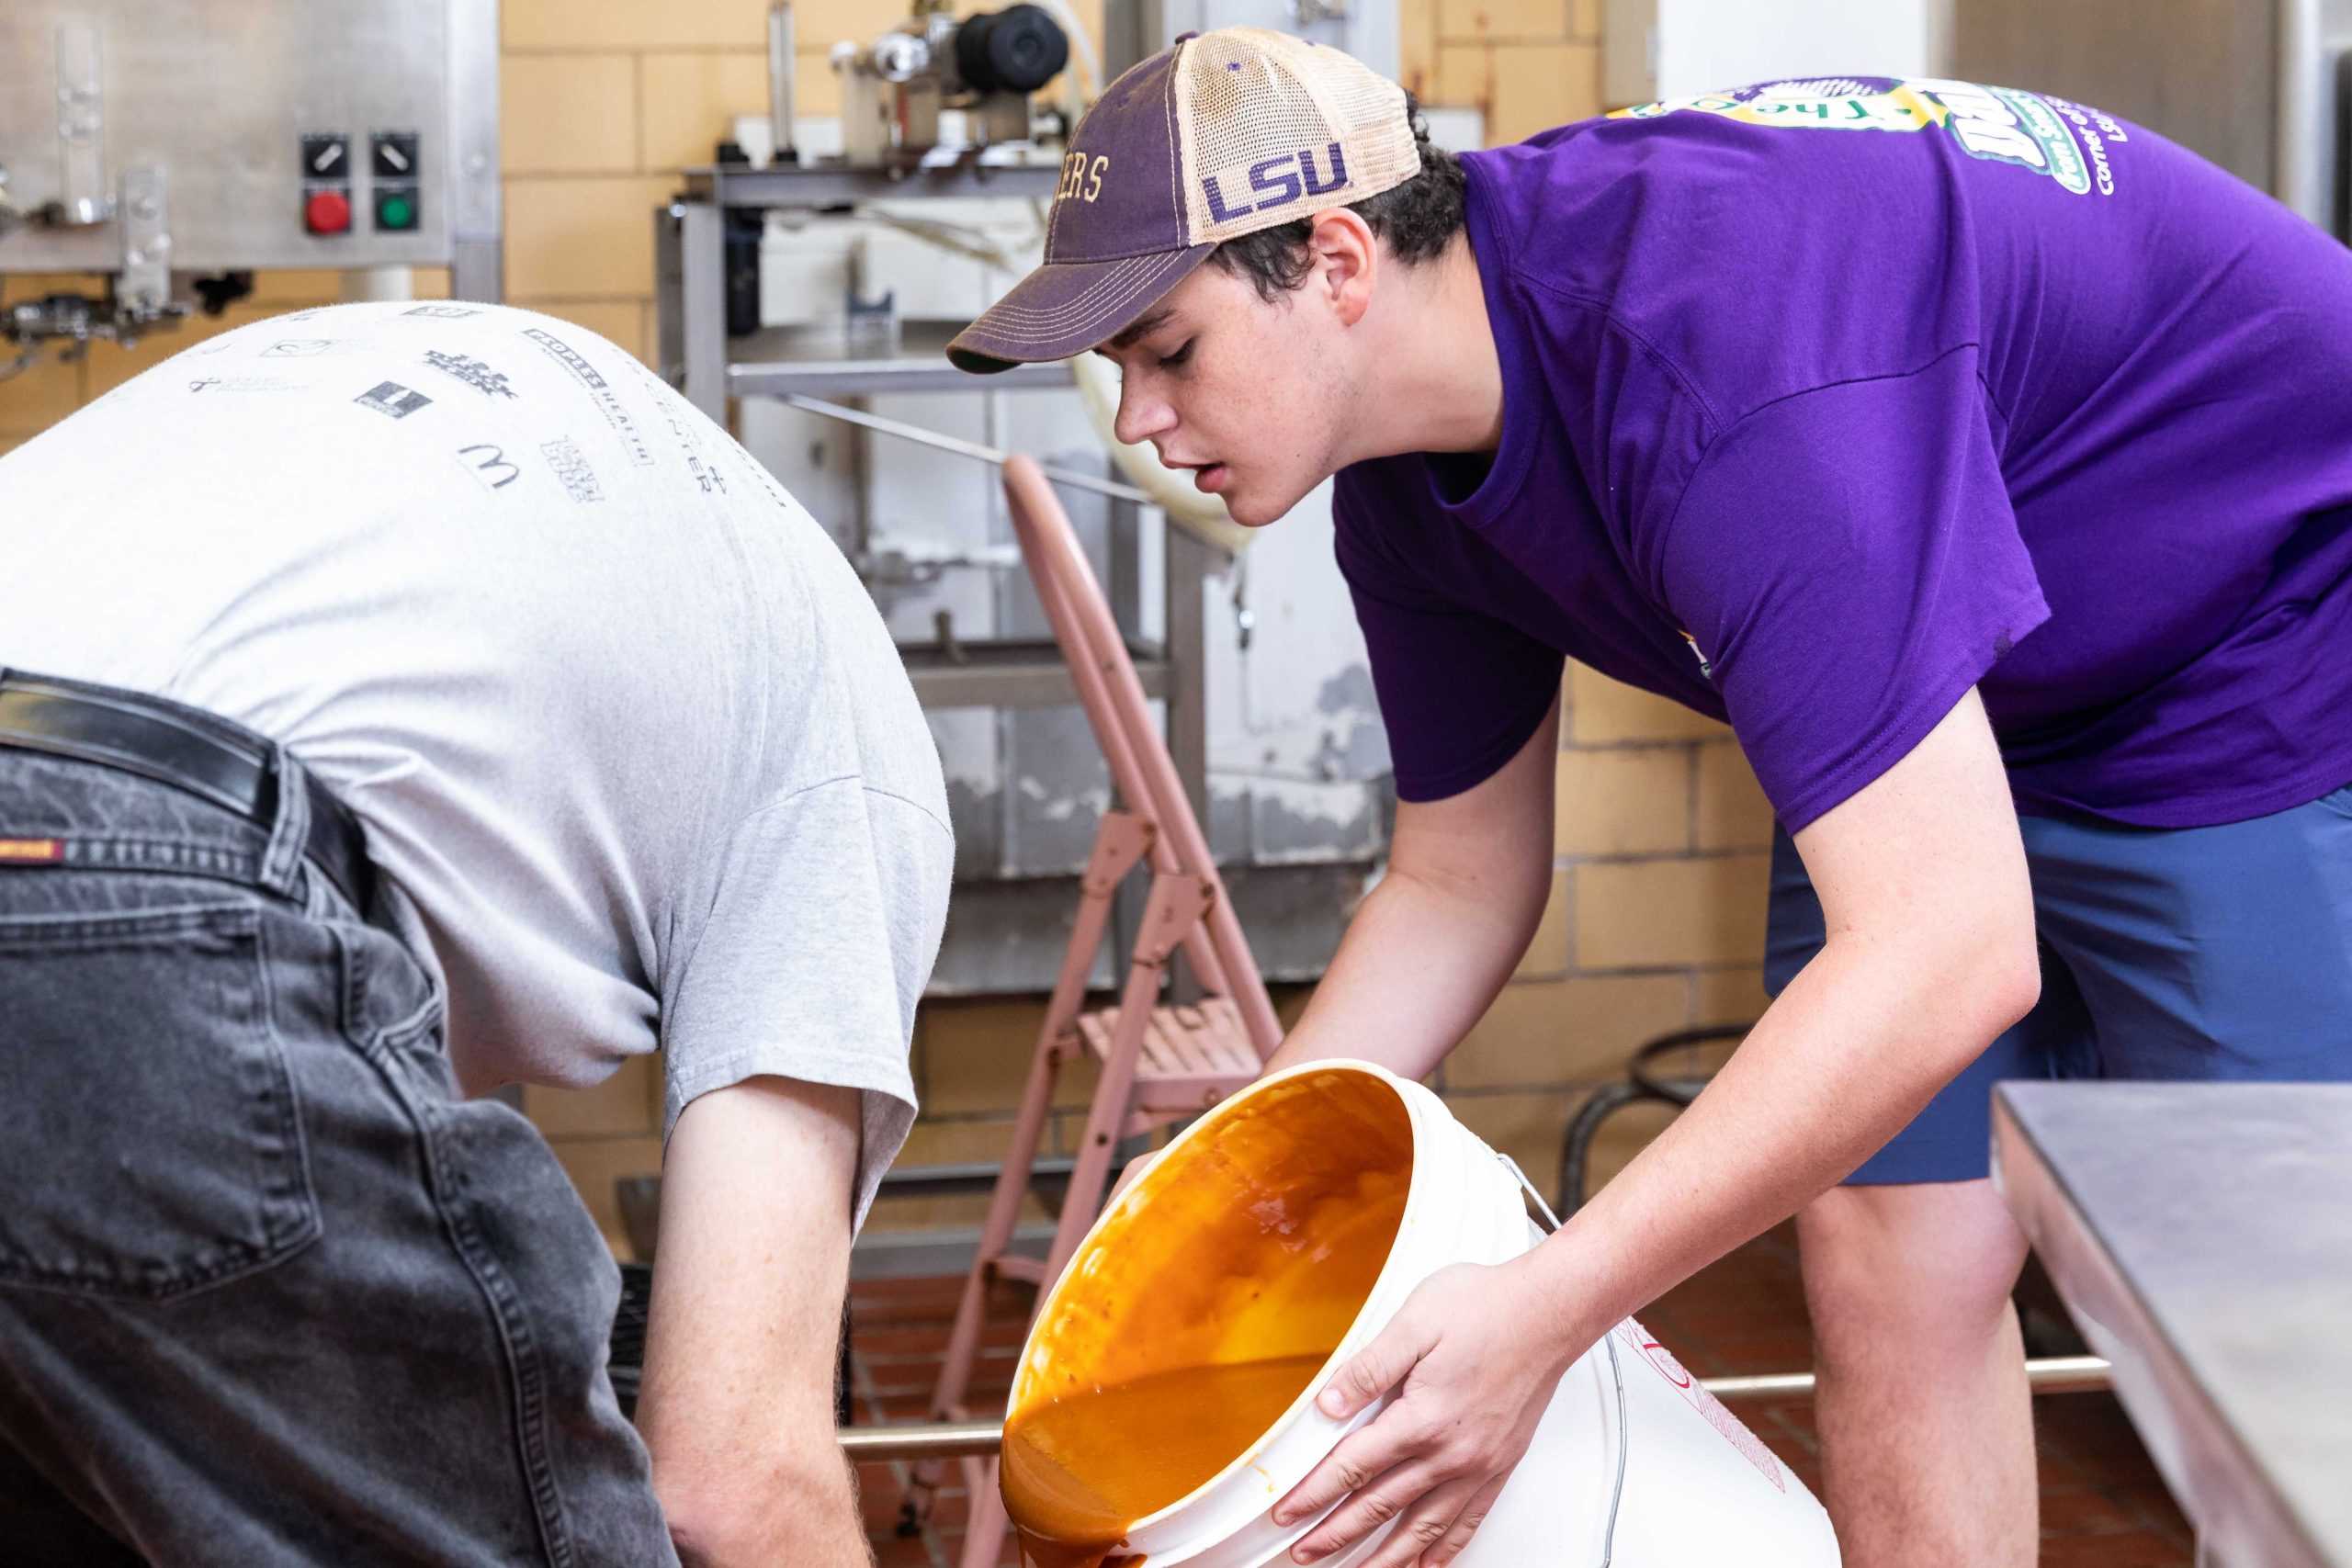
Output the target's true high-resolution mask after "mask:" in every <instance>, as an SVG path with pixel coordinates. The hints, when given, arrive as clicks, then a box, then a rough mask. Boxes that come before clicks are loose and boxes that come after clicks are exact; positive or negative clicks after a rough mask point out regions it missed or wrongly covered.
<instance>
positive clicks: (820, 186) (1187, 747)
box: [653, 160, 1223, 822]
mask: <svg viewBox="0 0 2352 1568" xmlns="http://www.w3.org/2000/svg"><path fill="white" fill-rule="evenodd" d="M1059 175H1060V170H1059V166H1058V165H1057V164H1035V165H1031V164H976V163H973V162H970V161H968V160H967V161H965V162H961V163H958V164H952V165H949V164H941V165H924V166H921V167H918V168H916V169H913V170H909V171H903V172H897V173H890V172H885V171H880V170H856V169H849V168H844V167H840V166H828V165H825V164H816V165H806V166H780V167H771V168H764V169H754V168H751V167H748V166H734V165H727V166H720V167H714V168H702V169H689V170H687V171H686V172H685V175H684V188H683V190H682V191H681V193H680V194H679V196H678V197H676V198H675V199H673V200H672V201H671V202H669V203H668V204H667V205H665V206H662V207H660V208H657V209H654V212H653V248H654V308H655V321H656V329H657V330H656V355H657V358H658V360H659V364H660V368H661V373H662V376H663V377H664V378H667V379H668V380H669V381H670V383H671V384H672V385H673V386H674V387H676V388H677V389H678V390H679V391H680V392H682V393H683V394H684V396H685V398H686V400H687V401H689V402H691V403H693V404H694V405H695V407H696V408H698V409H700V410H701V411H702V412H704V413H705V414H707V415H708V416H709V417H710V418H711V419H712V420H713V421H714V422H715V423H718V424H719V425H720V426H722V427H724V426H726V425H727V423H728V402H729V399H732V398H744V397H769V398H777V399H781V400H786V401H790V402H792V403H794V404H795V406H797V407H801V408H805V409H809V411H810V412H818V413H827V412H830V411H828V410H826V409H825V408H823V407H822V406H821V403H820V401H819V400H825V399H831V398H842V397H856V396H862V395H866V394H871V393H876V392H886V391H887V392H936V391H948V390H968V391H975V392H981V391H999V390H1018V389H1032V388H1042V387H1063V386H1068V385H1069V384H1070V375H1069V369H1068V367H1064V366H1059V365H1039V366H1027V367H1022V368H1020V369H1017V370H1012V371H1008V372H1006V373H1005V374H1004V375H1002V376H995V377H989V378H985V379H983V378H978V377H973V376H967V375H966V374H965V373H964V372H962V371H960V370H957V369H956V367H954V366H952V365H950V364H948V363H947V362H946V360H945V359H944V358H927V357H926V358H906V359H857V360H835V361H824V360H774V361H751V362H742V363H735V362H730V360H729V356H728V346H727V306H726V276H725V245H724V237H725V231H726V214H727V212H728V210H729V209H767V208H776V207H787V208H800V209H841V208H844V207H847V206H850V205H853V204H854V203H855V202H857V201H861V200H878V199H901V198H906V197H923V196H958V197H974V196H1015V197H1049V196H1051V195H1052V194H1053V190H1054V186H1055V184H1056V182H1057V179H1058V178H1059ZM835 417H840V416H839V415H835ZM857 423H865V421H863V420H861V421H858V422H857ZM877 428H878V426H877ZM890 434H907V433H906V432H903V431H893V432H890ZM913 438H915V439H920V438H921V437H920V435H917V436H914V437H913ZM929 444H931V445H938V446H944V447H945V448H946V449H948V450H951V451H960V452H961V453H962V454H963V455H964V456H967V457H974V458H977V459H978V460H980V461H985V462H994V463H998V464H1001V463H1002V461H1003V456H1004V455H1003V454H1001V453H996V452H991V451H989V449H987V448H982V447H975V446H971V444H969V443H962V442H952V441H948V440H946V439H944V438H940V439H937V440H934V441H933V442H931V443H929ZM1049 477H1051V476H1049ZM1064 482H1069V481H1067V480H1065V481H1064ZM1087 488H1089V489H1092V490H1096V491H1108V492H1109V493H1111V494H1112V495H1113V498H1114V499H1113V502H1112V514H1111V549H1112V579H1113V581H1112V598H1113V602H1114V604H1122V603H1123V601H1129V600H1131V599H1132V598H1133V594H1132V592H1129V591H1125V590H1129V589H1131V587H1132V584H1133V582H1134V580H1135V575H1136V559H1137V556H1138V545H1139V541H1138V535H1139V532H1140V530H1141V527H1142V518H1141V514H1140V507H1139V505H1138V504H1137V500H1138V498H1139V497H1140V494H1141V492H1140V491H1132V490H1129V489H1128V488H1127V487H1125V486H1122V485H1115V484H1103V483H1102V482H1101V481H1095V482H1092V483H1090V484H1088V486H1087ZM1122 492H1124V493H1122ZM1166 534H1167V548H1166V560H1165V566H1164V570H1163V573H1162V577H1163V589H1164V592H1165V595H1166V617H1167V618H1166V640H1165V642H1164V643H1162V644H1160V645H1158V646H1152V645H1148V644H1144V643H1141V642H1137V643H1135V644H1132V645H1131V648H1132V651H1133V652H1134V654H1135V656H1136V672H1137V674H1139V675H1140V676H1141V677H1142V679H1143V682H1144V689H1145V691H1146V693H1147V694H1149V695H1151V696H1154V697H1158V698H1159V699H1161V700H1162V701H1164V702H1165V703H1166V705H1167V726H1168V749H1169V751H1170V754H1171V756H1172V757H1173V758H1174V760H1175V763H1176V772H1177V775H1178V777H1180V778H1181V779H1182V781H1183V784H1184V793H1185V795H1187V796H1188V797H1189V798H1190V799H1191V801H1192V805H1193V814H1194V815H1195V816H1196V817H1198V818H1200V819H1201V820H1202V821H1204V822H1205V821H1206V820H1208V809H1209V806H1208V712H1207V705H1206V702H1205V700H1204V698H1205V694H1204V690H1203V682H1204V662H1205V661H1204V637H1205V634H1206V608H1205V604H1204V587H1205V584H1206V582H1207V580H1208V578H1209V577H1210V575H1211V574H1212V573H1213V572H1215V571H1216V570H1217V569H1218V568H1219V566H1220V565H1221V564H1222V561H1223V557H1222V555H1221V553H1220V552H1219V551H1218V550H1217V549H1216V547H1213V546H1211V545H1208V544H1206V543H1204V542H1203V541H1202V540H1200V539H1197V538H1195V537H1194V536H1192V535H1191V534H1189V533H1187V532H1185V531H1184V530H1183V529H1182V528H1172V527H1171V528H1169V529H1168V530H1167V531H1166ZM900 652H901V654H902V655H903V656H904V657H905V659H906V660H907V667H908V672H909V674H910V677H911V678H912V679H913V682H914V686H915V694H916V697H917V699H918V700H919V701H921V702H922V704H923V705H924V706H926V707H934V708H951V707H1008V708H1011V707H1040V706H1051V705H1061V704H1069V703H1075V702H1076V701H1077V700H1078V694H1077V689H1076V687H1075V686H1074V685H1073V684H1072V682H1071V681H1070V679H1069V671H1067V670H1065V669H1063V668H1062V665H1061V661H1060V659H1059V657H1058V655H1056V654H1052V653H1051V649H1050V646H1049V645H1039V644H1036V643H1021V642H1006V641H998V640H986V641H974V642H970V643H965V644H961V645H959V646H958V647H957V648H956V649H952V650H951V649H942V648H940V647H939V646H938V645H935V644H934V645H915V646H911V647H909V646H902V647H901V649H900Z"/></svg>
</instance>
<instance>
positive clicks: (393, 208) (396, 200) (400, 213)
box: [376, 190, 416, 229]
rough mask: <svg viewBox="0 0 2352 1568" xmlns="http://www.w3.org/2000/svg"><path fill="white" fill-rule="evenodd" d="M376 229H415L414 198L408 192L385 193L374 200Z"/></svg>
mask: <svg viewBox="0 0 2352 1568" xmlns="http://www.w3.org/2000/svg"><path fill="white" fill-rule="evenodd" d="M376 227H377V228H379V229H413V228H415V227H416V197H415V196H414V195H413V193H411V192H408V191H401V190H396V191H387V192H385V193H384V194H383V195H381V196H379V197H377V198H376Z"/></svg>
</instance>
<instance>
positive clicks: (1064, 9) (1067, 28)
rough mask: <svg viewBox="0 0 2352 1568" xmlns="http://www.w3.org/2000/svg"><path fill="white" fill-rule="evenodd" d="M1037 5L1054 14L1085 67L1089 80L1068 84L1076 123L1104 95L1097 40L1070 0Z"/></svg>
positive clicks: (1042, 0)
mask: <svg viewBox="0 0 2352 1568" xmlns="http://www.w3.org/2000/svg"><path fill="white" fill-rule="evenodd" d="M1037 4H1038V5H1040V6H1044V7H1045V8H1046V10H1048V11H1051V12H1052V13H1053V14H1054V20H1056V21H1057V22H1059V23H1060V24H1061V25H1062V31H1063V32H1065V33H1067V34H1069V50H1070V53H1071V55H1072V56H1074V57H1075V58H1076V60H1077V62H1078V63H1079V64H1080V65H1081V66H1083V67H1084V68H1085V70H1084V75H1085V77H1086V80H1085V81H1084V82H1083V83H1080V82H1072V83H1071V84H1070V87H1069V122H1070V124H1072V125H1076V124H1077V123H1078V121H1079V118H1080V116H1081V115H1083V114H1084V113H1085V112H1086V106H1087V105H1089V104H1091V103H1092V102H1093V101H1094V100H1095V99H1096V98H1098V97H1100V96H1102V95H1103V64H1102V62H1100V61H1099V60H1097V59H1096V58H1095V56H1094V40H1093V39H1091V38H1090V37H1089V36H1088V35H1087V31H1086V26H1085V24H1084V23H1082V22H1080V20H1079V19H1078V14H1077V13H1076V12H1074V11H1072V10H1071V9H1070V8H1069V4H1068V0H1037Z"/></svg>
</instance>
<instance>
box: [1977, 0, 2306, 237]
mask: <svg viewBox="0 0 2352 1568" xmlns="http://www.w3.org/2000/svg"><path fill="white" fill-rule="evenodd" d="M1950 39H1951V42H1950V59H1951V64H1950V71H1949V73H1950V74H1951V75H1954V76H1959V77H1962V78H1964V79H1966V80H1969V81H1975V82H1999V83H2003V84H2006V85H2015V86H2019V87H2030V88H2034V89H2036V90H2038V91H2041V92H2049V93H2057V94H2060V95H2062V96H2065V97H2069V98H2074V99H2076V100H2078V101H2080V102H2083V103H2086V104H2095V105H2097V106H2098V107H2100V108H2102V109H2105V110H2107V111H2108V112H2109V114H2117V115H2121V116H2122V117H2123V118H2126V119H2130V120H2136V121H2137V122H2139V123H2140V124H2142V125H2144V126H2146V127H2148V129H2150V130H2154V131H2158V132H2160V133H2162V134H2163V135H2165V136H2168V137H2170V138H2171V139H2172V140H2174V141H2177V142H2180V143H2181V144H2182V145H2183V146H2186V147H2188V148H2189V149H2191V150H2192V151H2195V152H2201V153H2203V154H2204V155H2205V156H2206V157H2208V158H2210V159H2211V160H2212V161H2213V162H2214V163H2216V164H2220V165H2221V166H2222V167H2223V168H2225V169H2227V170H2229V171H2230V172H2231V173H2232V174H2233V175H2237V176H2238V177H2239V178H2241V179H2243V180H2245V181H2246V182H2247V183H2249V184H2251V185H2254V186H2259V187H2260V188H2262V189H2264V190H2267V191H2268V192H2269V193H2270V194H2271V195H2273V196H2275V197H2278V199H2279V200H2280V201H2283V202H2285V203H2286V204H2287V205H2288V206H2289V207H2291V208H2293V209H2295V210H2296V211H2298V212H2300V213H2301V214H2302V215H2303V216H2304V217H2306V218H2308V219H2310V220H2312V222H2314V223H2317V224H2319V225H2320V226H2321V227H2322V228H2324V229H2326V230H2327V231H2329V232H2331V233H2333V234H2335V236H2336V237H2337V238H2339V239H2352V204H2348V203H2347V199H2346V179H2347V175H2348V174H2352V160H2347V149H2346V143H2347V141H2348V140H2352V108H2348V107H2347V106H2352V67H2348V66H2347V62H2352V0H2067V4H2065V5H2063V6H2052V5H2049V4H2046V3H2045V0H1951V20H1950Z"/></svg>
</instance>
